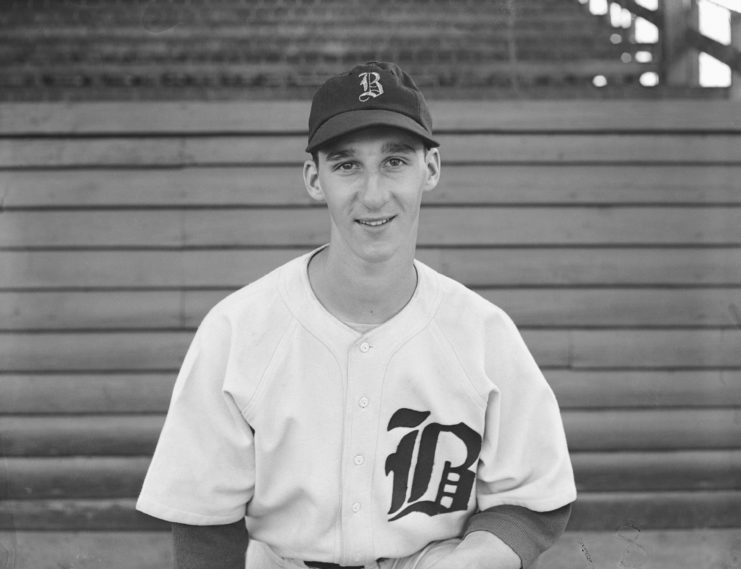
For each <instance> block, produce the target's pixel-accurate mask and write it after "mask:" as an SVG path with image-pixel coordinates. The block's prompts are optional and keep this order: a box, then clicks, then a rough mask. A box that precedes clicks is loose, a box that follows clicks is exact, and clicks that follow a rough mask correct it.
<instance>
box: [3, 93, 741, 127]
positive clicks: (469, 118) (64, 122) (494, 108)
mask: <svg viewBox="0 0 741 569" xmlns="http://www.w3.org/2000/svg"><path fill="white" fill-rule="evenodd" d="M430 108H431V112H432V115H433V118H434V120H435V126H436V129H437V130H438V131H440V132H445V131H450V130H454V131H458V130H481V129H491V130H522V131H533V130H534V131H544V130H554V131H562V130H567V131H571V130H593V131H608V132H615V131H618V132H619V131H635V130H639V131H643V130H659V131H672V130H679V131H683V130H702V131H721V132H724V131H728V130H736V131H738V130H741V119H739V118H738V117H739V115H740V114H741V113H740V112H739V106H738V104H737V103H733V102H729V101H716V100H710V101H686V100H658V101H588V100H586V101H558V100H554V101H466V100H462V101H437V100H433V101H431V102H430ZM308 116H309V102H308V101H300V102H289V101H269V102H267V101H250V102H232V101H219V102H211V103H208V102H186V103H179V102H157V101H154V102H146V103H138V102H125V103H121V102H116V103H108V102H85V103H33V104H30V103H5V104H3V105H0V125H2V126H0V132H1V133H3V134H14V135H17V134H68V133H75V134H83V133H85V134H92V133H96V134H101V133H110V132H116V133H119V132H121V133H171V132H188V133H204V132H285V131H289V132H304V131H305V130H306V124H307V120H308Z"/></svg>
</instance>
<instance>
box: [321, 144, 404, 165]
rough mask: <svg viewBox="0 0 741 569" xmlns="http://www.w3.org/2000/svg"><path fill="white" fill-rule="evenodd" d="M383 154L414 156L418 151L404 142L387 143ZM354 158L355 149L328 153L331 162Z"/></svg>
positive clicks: (342, 149)
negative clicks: (410, 154) (408, 154)
mask: <svg viewBox="0 0 741 569" xmlns="http://www.w3.org/2000/svg"><path fill="white" fill-rule="evenodd" d="M381 152H383V153H384V154H406V153H412V154H413V153H414V152H416V149H415V148H414V147H413V146H412V145H411V144H406V143H404V142H387V143H385V144H384V145H383V147H382V148H381ZM353 156H355V150H354V149H353V148H338V149H336V150H330V151H329V152H327V160H329V161H334V160H343V159H345V158H352V157H353Z"/></svg>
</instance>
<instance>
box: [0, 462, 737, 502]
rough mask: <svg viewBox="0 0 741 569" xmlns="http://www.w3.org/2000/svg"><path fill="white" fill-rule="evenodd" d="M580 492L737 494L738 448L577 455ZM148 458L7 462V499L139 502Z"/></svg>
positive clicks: (1, 477)
mask: <svg viewBox="0 0 741 569" xmlns="http://www.w3.org/2000/svg"><path fill="white" fill-rule="evenodd" d="M572 462H573V465H574V473H575V477H576V484H577V489H578V490H579V492H606V491H607V492H611V491H621V492H625V491H658V492H661V491H675V490H731V489H732V490H739V489H741V480H739V477H738V471H739V468H741V451H740V450H702V451H668V452H667V451H664V452H638V453H637V452H614V453H605V452H595V453H585V452H579V453H574V454H573V455H572ZM148 466H149V457H136V456H134V457H110V456H101V457H97V456H96V457H52V458H25V457H24V458H8V459H6V460H5V463H4V467H3V469H2V470H1V471H0V483H2V484H3V488H5V493H4V496H3V497H4V499H10V500H48V499H90V498H99V499H105V498H135V497H137V496H138V495H139V492H140V490H141V485H142V481H143V480H144V475H145V473H146V471H147V468H148Z"/></svg>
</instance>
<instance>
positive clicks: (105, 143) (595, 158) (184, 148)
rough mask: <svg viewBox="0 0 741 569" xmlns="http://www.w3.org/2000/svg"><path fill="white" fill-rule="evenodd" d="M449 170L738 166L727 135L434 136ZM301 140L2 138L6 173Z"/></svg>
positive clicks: (210, 158)
mask: <svg viewBox="0 0 741 569" xmlns="http://www.w3.org/2000/svg"><path fill="white" fill-rule="evenodd" d="M437 138H438V139H439V141H440V144H441V147H442V148H443V152H444V156H445V157H446V160H447V162H448V163H461V162H465V163H485V164H501V163H517V164H543V163H546V164H551V163H565V164H571V163H575V164H585V163H593V162H598V163H621V164H622V163H630V164H655V163H671V164H687V163H691V164H703V163H704V164H738V163H741V145H738V144H737V142H738V141H737V140H736V137H735V136H734V135H729V134H714V135H713V136H712V137H709V136H705V135H702V134H685V135H671V136H658V137H657V136H654V135H649V134H624V135H612V134H606V135H583V134H543V135H539V134H465V135H452V134H451V135H441V136H439V137H437ZM305 145H306V140H305V138H304V137H300V136H288V135H287V136H276V135H265V136H258V137H245V136H205V137H191V138H187V137H183V136H163V137H157V138H138V137H135V138H114V137H102V138H93V139H90V138H66V139H47V138H32V139H0V167H1V168H59V167H82V166H95V167H100V166H105V167H120V166H136V167H144V166H156V167H163V166H171V167H173V166H195V165H210V166H236V165H245V164H254V165H268V164H296V165H297V166H298V165H299V164H300V163H301V162H302V161H303V160H304V158H305V157H306V154H305V153H304V147H305Z"/></svg>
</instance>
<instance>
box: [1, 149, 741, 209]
mask: <svg viewBox="0 0 741 569" xmlns="http://www.w3.org/2000/svg"><path fill="white" fill-rule="evenodd" d="M444 162H445V163H444V165H443V175H442V179H441V181H440V185H439V186H438V187H437V188H436V189H435V191H433V192H429V193H427V194H425V196H424V203H426V204H428V205H435V206H436V205H438V204H477V205H497V204H543V205H556V204H558V205H562V204H595V205H602V204H605V205H608V204H638V203H646V204H664V203H666V204H674V205H680V204H681V205H710V204H738V203H741V181H739V180H741V167H740V166H733V165H728V166H684V165H673V166H653V165H648V166H631V165H622V164H620V165H616V164H606V165H601V166H589V165H570V166H551V165H501V164H500V165H495V166H469V165H466V166H461V165H454V164H453V165H448V164H447V161H445V159H444ZM0 188H2V192H3V196H4V197H3V200H2V203H3V208H4V209H5V210H6V211H11V210H13V209H16V208H44V209H48V208H103V207H105V208H109V207H110V208H115V207H192V206H199V207H245V206H253V205H259V206H286V205H293V206H301V205H312V204H316V202H314V201H313V200H311V198H309V196H308V194H307V193H306V191H304V187H303V182H302V180H301V175H300V171H299V166H298V164H296V165H292V166H286V167H280V166H265V167H259V166H258V167H244V168H239V167H214V168H175V169H159V168H157V169H148V170H137V169H131V170H129V169H124V170H116V169H90V170H7V171H0ZM317 205H319V207H323V206H322V205H320V204H317Z"/></svg>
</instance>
